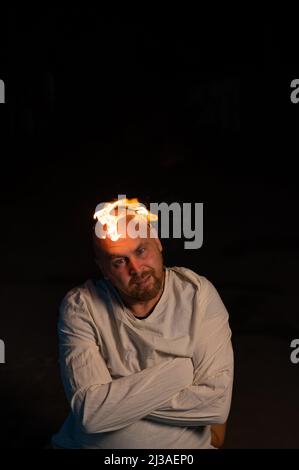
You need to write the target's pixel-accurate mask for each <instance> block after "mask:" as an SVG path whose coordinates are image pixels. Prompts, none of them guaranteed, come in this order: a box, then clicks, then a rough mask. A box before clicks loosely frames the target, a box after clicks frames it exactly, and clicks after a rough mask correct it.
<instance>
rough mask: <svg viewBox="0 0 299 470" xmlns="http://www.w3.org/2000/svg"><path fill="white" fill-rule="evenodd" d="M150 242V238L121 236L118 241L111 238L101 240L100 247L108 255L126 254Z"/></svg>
mask: <svg viewBox="0 0 299 470" xmlns="http://www.w3.org/2000/svg"><path fill="white" fill-rule="evenodd" d="M149 242H150V240H149V239H148V238H140V237H138V238H130V237H126V238H119V239H118V240H116V241H113V240H111V239H110V238H105V239H101V240H99V244H100V247H101V249H102V251H103V253H104V254H105V255H107V256H111V255H116V254H125V253H127V252H131V251H134V250H136V249H137V248H138V247H139V246H141V245H146V244H148V243H149Z"/></svg>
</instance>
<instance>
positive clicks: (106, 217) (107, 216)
mask: <svg viewBox="0 0 299 470" xmlns="http://www.w3.org/2000/svg"><path fill="white" fill-rule="evenodd" d="M126 216H133V218H136V217H138V216H139V217H140V216H141V217H143V218H144V220H145V221H147V222H150V221H153V220H157V219H158V217H157V215H155V214H152V213H150V212H149V211H148V210H147V208H146V207H145V206H144V205H143V204H141V203H140V202H139V201H138V199H136V198H135V199H127V198H121V199H118V200H117V201H114V202H106V203H101V204H98V205H97V207H96V209H95V213H94V216H93V218H94V219H97V220H98V222H97V223H96V226H95V234H96V236H97V237H98V238H110V239H111V240H112V241H117V240H118V239H119V238H120V237H121V236H122V235H121V233H123V231H122V232H120V231H119V230H118V229H119V224H118V223H119V221H120V220H122V222H125V220H126ZM104 227H105V228H104ZM123 227H126V225H123Z"/></svg>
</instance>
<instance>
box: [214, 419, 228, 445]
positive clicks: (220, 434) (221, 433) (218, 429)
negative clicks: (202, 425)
mask: <svg viewBox="0 0 299 470" xmlns="http://www.w3.org/2000/svg"><path fill="white" fill-rule="evenodd" d="M225 432H226V423H224V424H212V425H211V444H212V446H214V447H217V448H219V447H222V446H223V444H224V438H225Z"/></svg>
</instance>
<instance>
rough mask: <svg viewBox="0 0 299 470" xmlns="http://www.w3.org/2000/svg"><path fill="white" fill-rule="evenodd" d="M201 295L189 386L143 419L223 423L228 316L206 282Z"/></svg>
mask: <svg viewBox="0 0 299 470" xmlns="http://www.w3.org/2000/svg"><path fill="white" fill-rule="evenodd" d="M203 294H205V296H204V297H205V301H204V302H203V303H201V304H200V305H198V308H200V309H201V312H202V321H201V323H200V327H199V329H198V341H197V343H196V344H195V348H194V351H195V352H194V358H193V362H194V380H193V384H191V385H189V386H187V387H185V388H183V389H182V390H181V391H180V392H179V393H177V394H176V395H175V396H174V397H172V398H171V399H170V400H169V401H168V402H167V403H165V404H164V405H163V406H161V407H159V408H157V409H156V410H155V411H154V412H152V413H150V414H149V415H148V416H147V417H146V418H147V419H151V420H154V421H159V422H161V423H165V424H172V425H176V426H205V425H209V424H221V423H225V422H226V420H227V417H228V414H229V409H230V403H231V395H232V383H233V362H234V361H233V350H232V345H231V330H230V327H229V324H228V313H227V311H226V309H225V306H224V305H223V303H222V301H221V299H220V296H219V294H218V293H217V291H216V289H215V288H214V286H213V285H212V284H211V283H210V282H209V281H207V280H206V285H205V291H204V292H203ZM203 310H204V311H203Z"/></svg>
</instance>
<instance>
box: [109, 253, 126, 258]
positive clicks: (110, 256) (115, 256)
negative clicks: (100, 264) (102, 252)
mask: <svg viewBox="0 0 299 470" xmlns="http://www.w3.org/2000/svg"><path fill="white" fill-rule="evenodd" d="M108 258H109V259H115V258H126V255H115V254H114V255H108Z"/></svg>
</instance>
